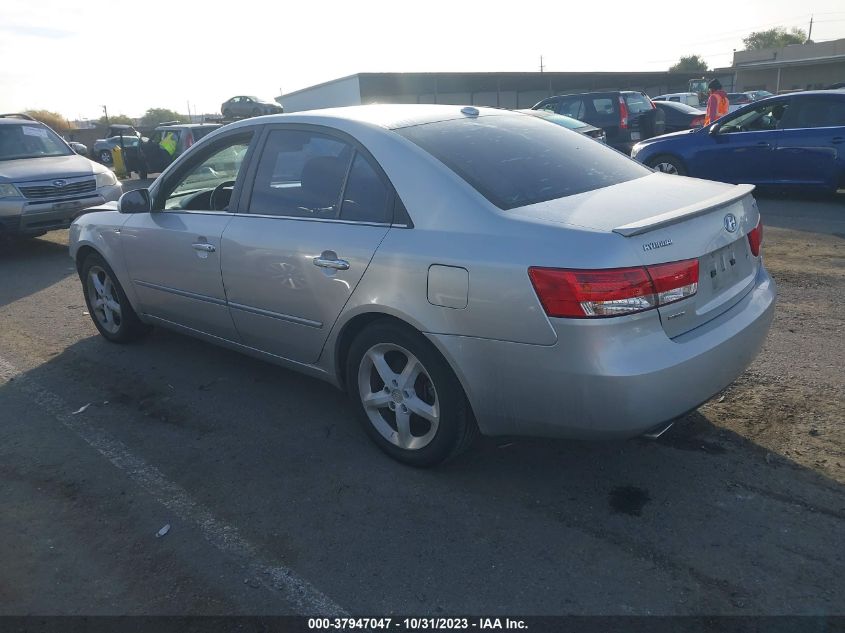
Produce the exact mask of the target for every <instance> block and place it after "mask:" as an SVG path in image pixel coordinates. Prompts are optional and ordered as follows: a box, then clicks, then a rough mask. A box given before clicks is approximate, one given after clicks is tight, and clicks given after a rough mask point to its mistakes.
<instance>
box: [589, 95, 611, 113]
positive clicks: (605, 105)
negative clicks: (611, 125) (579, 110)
mask: <svg viewBox="0 0 845 633" xmlns="http://www.w3.org/2000/svg"><path fill="white" fill-rule="evenodd" d="M593 107H594V108H595V109H596V112H598V113H599V114H601V115H607V114H613V100H612V99H604V98H602V99H593Z"/></svg>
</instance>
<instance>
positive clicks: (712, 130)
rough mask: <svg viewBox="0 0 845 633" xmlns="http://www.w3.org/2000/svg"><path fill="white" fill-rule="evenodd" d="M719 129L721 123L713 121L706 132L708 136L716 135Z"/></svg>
mask: <svg viewBox="0 0 845 633" xmlns="http://www.w3.org/2000/svg"><path fill="white" fill-rule="evenodd" d="M721 129H722V124H721V123H714V124H713V125H711V126H710V129H709V130H707V133H708V134H709V135H710V136H716V135H717V134H718V133H719V130H721Z"/></svg>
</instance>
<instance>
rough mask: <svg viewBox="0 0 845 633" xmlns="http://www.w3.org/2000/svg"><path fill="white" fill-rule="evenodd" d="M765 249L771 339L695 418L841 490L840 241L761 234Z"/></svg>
mask: <svg viewBox="0 0 845 633" xmlns="http://www.w3.org/2000/svg"><path fill="white" fill-rule="evenodd" d="M765 202H766V201H765V200H763V201H762V204H763V205H765ZM842 215H843V216H844V217H845V205H843V208H842ZM764 250H765V264H766V267H767V268H768V269H769V272H770V273H771V274H772V276H773V277H774V278H775V280H776V281H777V283H778V303H777V310H776V312H775V320H774V324H773V326H772V330H771V332H770V334H769V338H768V340H767V342H766V345H765V347H764V349H763V352H762V353H761V354H760V356H759V357H758V358H757V360H756V361H755V362H754V364H753V365H752V366H751V367H750V368H749V369H748V371H746V372H745V373H744V374H743V375H742V376H741V377H740V378H739V380H737V381H736V382H735V383H734V384H733V385H732V386H731V387H730V388H728V389H727V390H726V391H725V392H724V393H723V394H722V395H721V396H719V397H717V398H715V399H713V400H711V401H710V402H709V403H707V404H706V405H704V406H703V407H701V408H700V409H699V412H700V413H702V414H703V415H704V416H705V417H706V418H707V419H708V420H709V421H710V422H712V423H713V424H714V425H716V426H719V427H724V428H725V429H729V430H731V431H734V432H735V433H737V434H738V435H739V436H742V437H744V438H746V439H748V440H749V441H751V442H753V443H755V444H756V445H757V446H759V447H762V448H763V449H765V450H766V451H767V455H766V458H767V459H768V461H769V462H770V463H777V462H779V461H783V460H779V458H778V456H782V457H786V458H788V459H789V460H792V461H793V462H796V463H798V464H801V465H803V466H806V467H807V468H810V469H812V470H816V471H818V472H820V473H823V474H824V475H826V476H827V477H830V478H831V479H833V480H835V481H838V482H840V483H845V430H844V429H843V421H845V380H843V373H845V369H843V366H845V318H843V315H845V241H843V236H840V235H835V234H820V233H799V232H797V231H792V230H785V229H781V228H773V227H767V228H765V229H764ZM761 412H762V413H763V414H762V415H761ZM784 463H785V462H784Z"/></svg>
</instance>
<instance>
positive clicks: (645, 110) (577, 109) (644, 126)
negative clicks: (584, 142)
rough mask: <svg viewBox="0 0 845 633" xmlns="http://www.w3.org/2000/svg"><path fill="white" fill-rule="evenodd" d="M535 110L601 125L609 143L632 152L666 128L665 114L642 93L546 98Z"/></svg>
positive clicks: (613, 92)
mask: <svg viewBox="0 0 845 633" xmlns="http://www.w3.org/2000/svg"><path fill="white" fill-rule="evenodd" d="M532 110H550V111H552V112H556V113H558V114H563V115H566V116H569V117H572V118H573V119H578V120H580V121H584V122H586V123H589V124H590V125H595V126H596V127H600V128H602V129H603V130H604V131H605V133H606V134H607V144H608V145H610V146H611V147H615V148H616V149H618V150H620V151H623V152H625V153H626V154H630V153H631V148H632V147H633V146H634V145H636V144H637V143H639V142H640V141H641V140H643V139H647V138H651V137H652V136H658V135H660V134H663V133H664V132H665V131H666V117H665V115H664V114H663V112H662V111H661V110H659V109H657V108H656V107H655V106H654V104H653V103H652V102H651V99H649V98H648V95H646V94H645V93H643V92H634V91H632V90H622V91H618V90H617V91H611V92H584V93H582V94H575V95H559V96H557V97H549V98H548V99H543V100H542V101H541V102H540V103H538V104H537V105H535V106H534V107H533V108H532Z"/></svg>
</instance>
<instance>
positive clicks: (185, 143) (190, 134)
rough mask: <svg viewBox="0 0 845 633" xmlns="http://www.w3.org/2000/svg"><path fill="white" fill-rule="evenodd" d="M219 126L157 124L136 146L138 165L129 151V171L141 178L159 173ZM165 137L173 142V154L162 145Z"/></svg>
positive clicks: (207, 124)
mask: <svg viewBox="0 0 845 633" xmlns="http://www.w3.org/2000/svg"><path fill="white" fill-rule="evenodd" d="M219 127H221V124H219V123H165V124H163V125H159V126H157V127H156V128H155V130H154V131H153V133H152V135H151V136H150V138H149V139H143V140H142V142H141V143H140V145H139V146H138V147H139V150H140V157H139V161H138V166H137V167H135V165H134V164H133V161H132V154H131V153H130V160H129V163H128V164H127V168H128V169H130V171H137V172H138V173H139V175H140V177H141V178H146V177H147V176H148V175H149V174H156V173H160V172H162V171H164V170H165V169H166V168H167V166H168V165H169V164H170V163H172V162H173V161H174V160H175V159H176V158H178V157H179V156H181V155H182V153H184V152H185V150H187V149H188V148H189V147H191V145H193V144H194V143H196V142H197V141H199V140H200V139H201V138H203V137H204V136H205V135H206V134H209V133H211V132H213V131H214V130H216V129H218V128H219ZM166 137H167V138H168V139H169V140H172V142H173V144H174V148H175V149H174V152H173V154H170V153H169V152H167V151H166V150H165V149H164V148H163V147H162V141H164V140H165V138H166Z"/></svg>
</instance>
